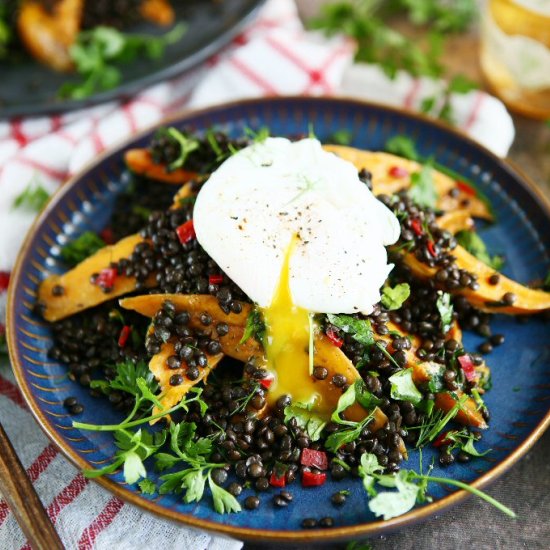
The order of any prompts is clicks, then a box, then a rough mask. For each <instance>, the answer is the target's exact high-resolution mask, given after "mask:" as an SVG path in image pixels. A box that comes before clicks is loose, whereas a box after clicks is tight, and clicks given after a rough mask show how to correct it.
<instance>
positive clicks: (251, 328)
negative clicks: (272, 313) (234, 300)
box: [239, 308, 266, 345]
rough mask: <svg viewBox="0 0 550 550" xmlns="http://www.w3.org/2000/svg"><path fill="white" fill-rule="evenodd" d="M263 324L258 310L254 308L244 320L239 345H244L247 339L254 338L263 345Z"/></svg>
mask: <svg viewBox="0 0 550 550" xmlns="http://www.w3.org/2000/svg"><path fill="white" fill-rule="evenodd" d="M265 331H266V328H265V322H264V320H263V317H262V314H261V312H260V310H259V309H257V308H254V309H252V311H251V312H250V313H249V314H248V317H247V318H246V325H245V327H244V334H243V337H242V338H241V340H240V342H239V344H244V343H245V342H246V341H247V340H248V339H249V338H255V339H256V340H257V341H258V342H260V344H262V345H263V343H264V340H265Z"/></svg>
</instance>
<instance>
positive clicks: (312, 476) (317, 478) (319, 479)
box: [302, 471, 327, 487]
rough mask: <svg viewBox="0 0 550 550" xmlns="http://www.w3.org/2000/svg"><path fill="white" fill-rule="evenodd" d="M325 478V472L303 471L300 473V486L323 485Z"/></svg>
mask: <svg viewBox="0 0 550 550" xmlns="http://www.w3.org/2000/svg"><path fill="white" fill-rule="evenodd" d="M326 480H327V474H325V472H319V473H313V472H307V471H306V472H304V473H303V474H302V487H319V485H323V484H324V483H325V481H326Z"/></svg>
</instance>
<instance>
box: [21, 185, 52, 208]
mask: <svg viewBox="0 0 550 550" xmlns="http://www.w3.org/2000/svg"><path fill="white" fill-rule="evenodd" d="M49 198H50V194H49V193H48V191H46V189H44V187H42V185H41V184H40V182H38V181H36V180H34V179H33V181H31V182H30V183H29V185H27V187H25V189H23V191H22V192H21V193H20V194H19V195H17V197H15V199H14V201H13V208H14V209H15V208H20V209H24V210H30V211H32V212H40V211H41V210H42V209H43V208H44V206H45V205H46V203H47V202H48V199H49Z"/></svg>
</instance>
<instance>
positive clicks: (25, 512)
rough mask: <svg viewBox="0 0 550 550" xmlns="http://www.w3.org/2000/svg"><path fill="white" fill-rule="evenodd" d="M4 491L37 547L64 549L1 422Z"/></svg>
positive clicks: (39, 549) (0, 476)
mask: <svg viewBox="0 0 550 550" xmlns="http://www.w3.org/2000/svg"><path fill="white" fill-rule="evenodd" d="M0 493H2V496H3V497H4V499H5V500H6V502H7V503H8V506H9V507H10V509H11V511H12V512H13V515H14V516H15V518H16V519H17V522H18V523H19V525H20V527H21V529H22V531H23V533H24V534H25V536H26V537H27V540H28V541H29V544H30V545H31V547H32V548H33V550H63V544H62V543H61V540H60V539H59V536H58V535H57V533H56V531H55V528H54V526H53V525H52V523H51V521H50V518H49V517H48V514H47V513H46V510H45V509H44V506H43V505H42V503H41V502H40V499H39V498H38V495H37V494H36V491H35V490H34V487H33V485H32V483H31V481H30V479H29V478H28V477H27V473H26V472H25V469H24V468H23V465H22V464H21V462H20V461H19V458H18V457H17V455H16V454H15V450H14V449H13V446H12V444H11V442H10V440H9V438H8V436H7V434H6V432H5V431H4V428H3V427H2V424H0Z"/></svg>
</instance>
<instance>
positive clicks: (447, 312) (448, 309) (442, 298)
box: [435, 290, 453, 334]
mask: <svg viewBox="0 0 550 550" xmlns="http://www.w3.org/2000/svg"><path fill="white" fill-rule="evenodd" d="M437 293H438V297H437V300H436V302H435V305H436V307H437V311H438V312H439V316H440V318H441V330H442V331H443V334H446V333H447V332H448V331H449V329H450V328H451V325H452V324H453V304H452V303H451V295H450V294H449V293H448V292H442V291H441V290H438V291H437Z"/></svg>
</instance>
